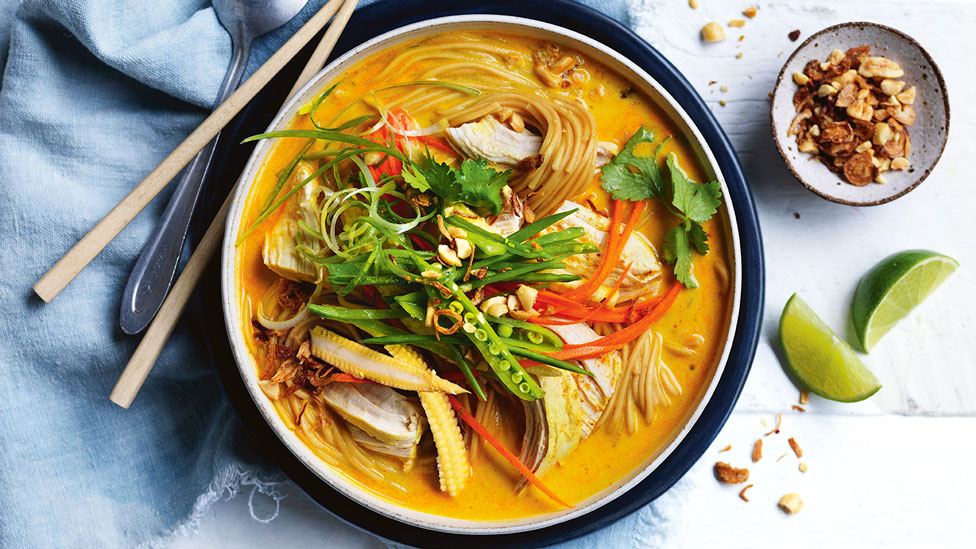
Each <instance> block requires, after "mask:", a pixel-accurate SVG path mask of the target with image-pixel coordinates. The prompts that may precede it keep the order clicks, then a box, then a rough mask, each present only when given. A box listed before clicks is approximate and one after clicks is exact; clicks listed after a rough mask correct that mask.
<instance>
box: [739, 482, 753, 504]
mask: <svg viewBox="0 0 976 549" xmlns="http://www.w3.org/2000/svg"><path fill="white" fill-rule="evenodd" d="M753 486H755V484H747V485H746V487H745V488H743V489H742V490H740V491H739V497H740V498H742V501H749V498H748V496H746V490H748V489H749V488H752V487H753Z"/></svg>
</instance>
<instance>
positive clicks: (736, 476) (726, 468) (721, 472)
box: [715, 461, 749, 484]
mask: <svg viewBox="0 0 976 549" xmlns="http://www.w3.org/2000/svg"><path fill="white" fill-rule="evenodd" d="M715 477H716V478H718V479H719V480H720V481H722V482H724V483H725V484H742V483H743V482H745V481H747V480H749V469H746V468H737V467H732V466H731V465H729V464H728V463H725V462H724V461H719V462H717V463H716V464H715Z"/></svg>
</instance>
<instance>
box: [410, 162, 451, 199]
mask: <svg viewBox="0 0 976 549" xmlns="http://www.w3.org/2000/svg"><path fill="white" fill-rule="evenodd" d="M400 175H401V176H403V180H404V181H405V182H406V183H407V184H408V185H410V186H411V187H413V188H415V189H417V190H418V191H420V192H427V191H430V192H432V193H434V194H436V195H437V196H439V197H441V198H442V199H444V202H456V201H457V200H458V193H460V192H461V185H460V183H458V181H457V171H456V170H454V169H453V168H451V167H450V166H449V165H447V164H441V163H440V162H438V161H436V160H434V158H433V157H431V156H430V155H429V154H428V156H427V160H426V162H422V163H419V164H418V163H413V166H412V168H411V169H407V168H406V167H404V169H403V171H401V172H400Z"/></svg>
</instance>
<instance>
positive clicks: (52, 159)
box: [0, 0, 671, 548]
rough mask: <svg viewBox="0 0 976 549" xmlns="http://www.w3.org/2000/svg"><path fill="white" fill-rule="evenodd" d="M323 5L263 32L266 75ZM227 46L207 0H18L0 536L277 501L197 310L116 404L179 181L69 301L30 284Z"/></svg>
mask: <svg viewBox="0 0 976 549" xmlns="http://www.w3.org/2000/svg"><path fill="white" fill-rule="evenodd" d="M369 1H370V0H364V1H363V2H361V4H367V3H369ZM323 3H324V0H311V1H310V2H309V5H308V6H307V7H306V8H305V9H304V10H303V11H302V12H301V13H300V14H299V15H298V16H296V18H295V19H294V20H293V21H291V22H290V23H289V24H287V25H286V26H284V27H282V28H281V29H279V30H278V31H275V32H273V33H271V34H269V35H267V36H265V37H263V38H261V39H259V41H258V42H257V43H256V44H255V46H254V50H253V53H252V57H251V62H250V66H249V70H248V74H250V72H253V70H254V69H256V68H257V67H258V66H260V64H261V63H263V62H264V61H265V60H266V59H267V58H268V57H269V56H270V55H271V53H273V52H274V51H275V50H276V49H277V48H278V47H279V46H280V45H281V44H282V43H283V42H284V41H285V40H286V39H287V38H288V37H290V36H291V35H292V34H293V33H294V32H295V30H297V28H298V27H299V26H300V25H301V24H303V23H304V22H305V21H306V20H307V19H308V18H309V17H310V16H311V15H312V14H313V13H314V12H315V11H316V10H318V8H319V7H321V5H322V4H323ZM586 3H588V4H591V5H594V6H597V7H599V8H600V9H601V11H603V12H604V13H608V14H610V15H612V16H615V17H618V18H621V19H623V18H625V17H626V6H625V5H624V4H623V3H622V2H613V1H612V0H590V1H588V2H586ZM229 58H230V39H229V37H228V35H227V33H226V32H225V31H224V30H223V28H222V27H221V26H220V24H219V22H218V21H217V18H216V16H215V14H214V12H213V10H212V8H211V7H210V5H209V1H207V0H168V1H166V2H146V1H144V0H33V1H23V2H21V1H20V0H0V71H2V74H3V78H2V80H0V264H2V267H0V268H2V277H0V303H3V314H2V316H0V329H2V333H3V338H2V339H0V510H2V511H0V547H45V548H47V547H129V546H135V545H140V544H153V545H155V544H158V543H162V542H163V540H165V539H166V536H168V535H170V534H171V533H173V532H179V531H186V530H192V528H193V527H194V525H195V521H196V520H198V519H199V517H201V516H202V515H203V513H204V512H205V511H206V510H207V509H208V508H209V506H210V505H211V504H212V503H213V502H214V501H216V500H217V499H218V498H221V497H230V496H231V495H233V494H236V493H237V491H238V490H239V489H241V488H243V487H248V489H251V490H259V491H261V492H263V493H267V494H270V495H272V496H273V497H277V491H276V483H277V482H279V481H281V480H282V477H281V474H280V472H277V471H276V470H275V469H274V468H273V467H270V466H268V465H266V464H264V463H262V462H261V461H260V460H259V459H258V458H256V457H255V455H254V454H253V451H252V449H251V447H250V443H249V442H248V441H247V440H246V438H245V437H244V435H243V433H242V432H241V430H240V428H239V426H238V425H237V423H236V422H235V420H234V418H233V417H232V413H231V411H230V409H229V407H228V405H227V402H226V399H225V398H224V396H223V393H222V392H221V390H220V388H219V386H218V385H217V382H216V379H215V377H214V375H213V373H212V370H211V368H210V365H209V363H208V358H207V355H206V350H205V346H204V343H203V340H202V337H201V331H200V329H199V325H198V319H199V317H200V311H199V310H197V309H195V308H194V307H195V305H191V307H190V308H189V309H188V310H187V312H186V313H185V315H184V318H183V321H182V322H181V324H180V326H178V327H177V329H176V331H175V332H174V334H173V336H172V338H171V340H170V342H169V344H168V345H167V346H166V349H165V350H164V351H163V354H162V355H161V356H160V358H159V361H158V363H157V364H156V367H155V369H154V370H153V372H152V374H151V375H150V377H149V379H148V380H147V382H146V384H145V386H144V387H143V389H142V392H141V393H140V394H139V396H138V398H137V399H136V400H135V402H134V404H133V405H132V407H131V408H130V409H129V410H123V409H121V408H118V407H117V406H115V405H114V404H111V403H110V402H109V401H108V398H107V396H108V393H109V391H110V390H111V388H112V386H113V384H114V383H115V380H116V379H117V377H118V375H119V373H120V371H121V368H122V367H123V365H124V364H125V363H126V361H127V360H128V358H129V356H130V355H131V353H132V351H133V349H134V348H135V345H136V344H137V343H138V338H134V337H129V336H125V335H124V334H122V333H121V331H120V330H119V328H118V311H119V300H120V297H119V296H120V294H121V290H122V288H123V286H124V284H125V280H126V278H127V276H128V274H129V271H130V269H131V267H132V265H133V263H134V261H135V259H136V257H137V255H138V253H139V251H140V250H141V248H142V245H143V243H144V242H145V241H146V239H147V237H148V235H149V233H150V231H151V230H152V229H153V227H154V226H155V223H156V220H157V219H158V216H159V214H160V213H161V211H162V209H163V207H164V206H165V204H166V201H167V200H168V195H169V192H168V191H164V193H163V194H162V195H161V196H160V197H158V198H157V199H156V200H154V201H153V203H152V204H150V206H149V207H148V208H147V209H146V211H144V212H143V213H142V214H140V215H139V216H138V217H137V218H136V219H135V220H134V221H133V222H132V223H131V224H130V225H129V226H128V227H127V228H126V229H125V230H123V231H122V233H121V234H120V235H119V236H118V237H117V238H116V239H115V240H114V241H113V242H112V243H111V244H109V246H108V247H107V248H106V249H105V250H104V251H103V252H102V253H101V254H100V255H99V256H98V257H97V258H96V259H95V260H94V261H93V262H92V263H91V264H90V265H89V266H88V268H86V269H85V270H84V271H83V272H82V273H81V274H80V275H79V276H78V278H77V279H75V281H74V282H72V284H71V285H70V286H68V288H67V289H66V290H65V291H63V292H62V293H61V295H59V296H58V298H57V299H56V300H54V301H53V302H52V303H50V304H43V303H42V302H41V301H40V299H38V298H37V297H36V296H35V295H34V294H33V292H32V291H31V285H32V284H33V283H34V282H35V281H36V280H37V278H38V277H39V276H40V275H41V274H42V273H43V272H45V271H46V270H47V269H48V268H49V267H50V266H51V265H52V264H53V263H54V262H55V261H56V260H57V259H58V258H59V257H60V256H61V255H62V254H63V253H64V252H65V251H67V249H68V248H69V247H70V246H71V245H72V244H73V243H74V242H76V241H77V240H78V239H79V238H80V237H81V236H82V235H83V234H84V233H85V232H86V231H88V230H89V229H90V228H91V227H92V226H93V225H94V224H95V223H96V222H97V221H98V220H99V219H100V218H101V217H102V216H103V215H104V214H105V213H106V212H107V211H108V210H109V209H110V208H111V207H112V206H114V205H115V204H116V203H117V202H118V201H119V200H120V199H121V198H122V197H123V196H124V195H125V194H126V193H127V192H128V191H129V190H130V189H131V187H132V186H133V185H134V184H135V183H137V182H138V181H139V180H140V179H141V178H142V177H143V176H144V175H145V174H146V173H148V172H149V171H150V170H151V169H152V168H153V167H155V166H156V165H157V164H158V163H159V161H161V160H162V159H163V158H164V157H165V156H166V155H167V154H168V153H169V152H170V151H171V150H172V149H173V148H174V147H175V146H176V145H177V144H178V143H179V142H180V141H181V140H182V139H183V138H184V137H185V136H186V135H187V134H188V133H189V132H190V131H192V130H193V128H195V127H196V125H197V124H198V123H199V122H200V121H201V120H202V119H203V118H204V117H205V116H206V114H207V112H208V110H209V108H210V106H211V103H212V102H213V100H214V97H215V96H216V92H217V87H218V85H219V83H220V81H221V78H222V76H223V74H224V71H225V70H226V67H227V64H228V62H229ZM668 522H671V521H669V520H668V519H667V518H666V517H663V516H662V515H661V514H660V511H659V510H657V509H655V508H654V507H653V506H651V507H649V508H647V509H645V510H643V511H641V512H640V513H637V514H635V515H634V516H633V517H630V518H628V519H626V520H625V521H622V522H621V523H618V524H617V525H615V526H614V527H612V528H611V529H608V530H605V531H603V532H601V533H597V534H595V535H594V536H591V537H589V538H586V539H585V540H583V543H585V544H586V545H591V544H599V545H608V544H612V543H613V542H618V543H621V542H623V543H628V544H630V542H628V541H625V540H632V541H638V542H639V540H643V542H648V541H650V540H649V538H648V537H647V536H648V535H650V533H651V532H654V531H656V530H659V529H660V528H661V526H662V525H664V524H665V523H668ZM574 545H579V544H574ZM580 546H582V545H580Z"/></svg>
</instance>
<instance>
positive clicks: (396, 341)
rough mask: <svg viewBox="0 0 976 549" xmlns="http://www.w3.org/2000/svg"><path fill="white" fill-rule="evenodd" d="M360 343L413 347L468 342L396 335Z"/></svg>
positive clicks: (430, 336)
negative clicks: (423, 344) (418, 344)
mask: <svg viewBox="0 0 976 549" xmlns="http://www.w3.org/2000/svg"><path fill="white" fill-rule="evenodd" d="M360 343H369V344H371V345H413V344H416V343H452V344H455V345H467V344H468V340H467V339H466V338H463V337H458V336H448V335H444V336H441V338H440V339H437V336H432V335H427V334H408V333H402V334H396V335H387V336H378V337H367V338H365V339H363V340H361V341H360Z"/></svg>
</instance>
